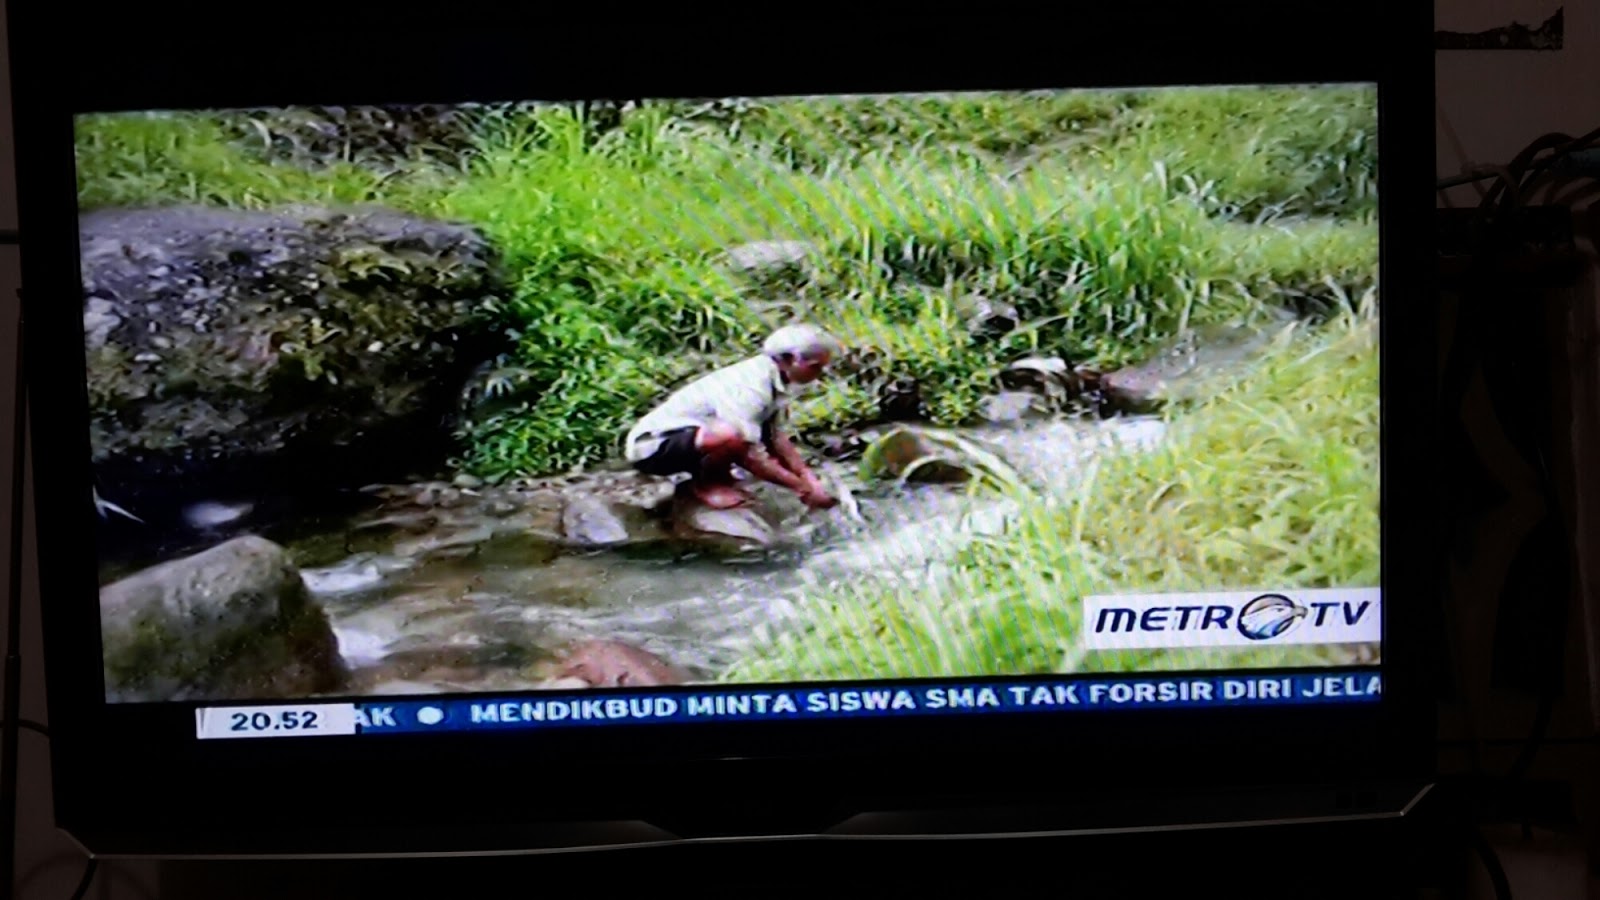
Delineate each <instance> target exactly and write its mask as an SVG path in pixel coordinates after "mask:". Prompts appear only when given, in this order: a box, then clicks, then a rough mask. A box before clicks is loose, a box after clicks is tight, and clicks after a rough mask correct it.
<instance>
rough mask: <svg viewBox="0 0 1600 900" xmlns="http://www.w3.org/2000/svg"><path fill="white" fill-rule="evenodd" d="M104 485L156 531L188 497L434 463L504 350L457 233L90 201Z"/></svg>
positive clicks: (315, 212) (90, 320) (295, 214)
mask: <svg viewBox="0 0 1600 900" xmlns="http://www.w3.org/2000/svg"><path fill="white" fill-rule="evenodd" d="M80 239H81V248H82V277H83V284H84V292H85V297H84V326H85V349H86V351H87V355H88V367H89V371H88V386H89V399H90V403H91V405H92V412H93V423H92V428H91V438H92V443H93V454H94V464H95V469H96V476H97V477H98V479H99V481H100V485H99V487H100V491H101V493H102V494H103V495H105V496H106V497H107V498H109V499H112V500H113V501H114V502H116V503H118V504H120V505H121V506H123V507H125V508H127V509H128V510H130V511H131V512H133V513H134V514H135V515H137V516H139V517H140V518H141V519H143V520H144V521H145V522H146V523H150V525H152V526H154V527H159V526H161V525H162V524H181V523H182V516H181V510H182V509H183V508H185V507H187V506H188V505H190V504H192V503H194V502H197V501H206V500H214V499H218V498H228V499H231V500H253V499H259V498H262V497H284V496H299V495H305V496H314V495H316V494H317V493H318V492H325V491H327V490H329V489H331V488H338V487H354V486H359V485H361V484H365V483H369V482H371V481H374V480H400V479H403V478H405V477H407V476H408V475H410V474H411V473H412V472H413V471H416V470H418V469H431V468H434V467H435V466H436V465H437V463H438V461H439V460H440V459H442V458H444V456H445V455H446V454H447V453H448V451H449V446H450V444H449V441H450V436H449V428H448V418H449V416H450V415H451V414H452V411H454V410H456V409H457V408H458V406H457V402H456V401H457V400H458V395H459V390H460V387H461V385H462V383H463V382H464V380H465V377H466V374H467V373H468V372H470V371H471V369H472V368H473V367H474V366H475V365H476V364H477V363H479V362H480V361H481V360H483V359H485V358H488V357H490V356H493V355H494V353H496V352H499V351H500V350H503V349H504V348H503V341H504V339H503V338H500V337H497V336H496V335H495V334H494V332H493V330H492V329H490V328H489V327H488V325H487V316H486V315H485V313H486V312H487V311H488V309H489V307H490V306H491V303H492V300H493V299H494V298H495V297H496V296H498V295H500V294H501V292H502V282H501V276H500V273H499V267H498V264H497V258H496V255H495V253H494V250H493V249H492V248H491V246H490V244H489V242H488V241H487V240H486V239H485V238H484V237H483V236H482V235H480V234H478V233H477V232H476V231H474V230H473V229H471V228H468V227H464V226H458V225H452V224H446V223H441V222H433V221H426V220H420V219H415V218H411V217H408V216H405V215H401V214H398V213H395V212H390V211H386V210H377V209H356V210H349V211H343V212H340V211H329V210H319V209H289V210H280V211H275V212H252V211H236V210H224V209H213V208H202V207H167V208H155V209H102V210H97V211H94V212H90V213H87V214H85V215H84V216H83V218H82V220H81V235H80Z"/></svg>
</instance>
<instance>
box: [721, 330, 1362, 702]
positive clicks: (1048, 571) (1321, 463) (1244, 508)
mask: <svg viewBox="0 0 1600 900" xmlns="http://www.w3.org/2000/svg"><path fill="white" fill-rule="evenodd" d="M1169 429H1170V430H1169V432H1168V437H1167V439H1166V441H1165V442H1164V443H1163V444H1161V445H1160V446H1159V448H1158V449H1155V450H1153V451H1147V452H1137V453H1128V454H1122V455H1109V456H1106V457H1103V458H1101V459H1099V460H1098V461H1097V462H1096V463H1095V464H1094V465H1093V466H1092V467H1091V468H1090V469H1089V470H1088V471H1086V472H1085V474H1084V476H1083V478H1082V481H1081V483H1080V484H1079V485H1078V486H1077V488H1076V489H1075V490H1073V491H1071V492H1070V493H1063V494H1059V495H1044V496H1040V495H1035V494H1014V495H1013V499H1015V500H1016V501H1017V502H1018V503H1019V504H1020V506H1021V508H1022V510H1023V512H1022V514H1021V515H1020V516H1019V517H1018V518H1017V520H1016V521H1015V523H1014V524H1013V525H1012V526H1011V527H1010V529H1009V531H1008V533H1007V534H1005V535H1003V536H1001V537H998V538H992V539H983V540H980V541H979V542H978V543H976V544H975V545H973V546H972V547H971V548H969V549H968V550H966V551H965V552H963V554H962V555H961V556H960V558H959V559H958V560H957V561H956V562H955V564H954V565H953V566H952V567H951V569H950V571H949V573H948V575H947V576H945V577H941V578H939V579H938V580H937V581H936V582H935V583H934V584H933V586H932V587H931V589H930V588H929V587H926V586H922V585H918V586H917V587H916V588H914V589H908V588H907V587H905V586H904V585H900V586H897V585H896V584H895V582H894V581H893V580H889V579H887V578H886V579H880V580H877V581H875V582H872V583H865V584H852V585H847V586H837V587H835V588H834V589H833V590H832V592H831V593H826V594H823V595H819V596H817V597H816V598H814V599H811V600H808V602H807V605H806V606H805V608H804V615H805V616H806V617H807V620H806V621H805V622H804V623H803V625H802V626H801V627H799V628H798V629H794V630H792V631H790V632H786V633H784V634H782V635H781V636H780V637H778V638H777V639H776V640H775V641H774V642H772V643H770V644H769V645H767V646H765V647H763V648H761V649H760V650H759V651H758V652H756V653H755V654H753V655H751V656H750V657H748V658H746V659H744V660H743V661H741V662H740V663H739V664H737V665H735V666H734V667H733V668H732V669H731V670H729V671H728V672H726V673H725V674H724V676H723V677H724V680H726V681H729V682H742V681H774V680H778V681H786V680H810V679H844V678H890V677H896V678H905V677H923V676H950V675H1004V674H1016V673H1046V672H1124V671H1152V670H1156V671H1160V670H1172V669H1184V668H1194V667H1197V666H1204V667H1240V668H1248V667H1259V666H1275V665H1309V664H1315V663H1318V662H1324V663H1325V662H1328V661H1330V660H1332V659H1334V657H1332V656H1331V655H1330V654H1331V652H1332V651H1331V650H1330V649H1329V648H1322V647H1306V648H1274V649H1271V650H1261V651H1238V652H1230V651H1224V650H1207V651H1193V652H1190V653H1185V652H1183V651H1123V652H1099V653H1086V652H1084V651H1082V650H1081V649H1080V648H1079V646H1078V641H1077V635H1078V634H1079V633H1080V600H1081V598H1082V597H1084V596H1087V595H1092V594H1099V593H1152V592H1166V591H1186V590H1206V589H1216V588H1217V586H1218V585H1232V586H1238V587H1240V588H1243V589H1249V588H1251V587H1257V586H1260V587H1271V588H1293V587H1303V588H1314V587H1329V586H1348V585H1377V584H1378V583H1379V565H1378V564H1379V516H1378V513H1379V510H1378V495H1379V485H1378V452H1379V451H1378V345H1377V321H1376V318H1375V314H1374V311H1373V309H1372V307H1371V304H1370V302H1369V303H1368V304H1367V305H1366V306H1365V308H1363V309H1362V310H1361V311H1360V313H1359V314H1351V315H1347V316H1344V317H1342V318H1341V319H1339V320H1338V321H1335V322H1334V323H1332V324H1331V325H1329V326H1327V327H1326V328H1325V329H1323V330H1320V331H1317V332H1313V333H1310V334H1306V335H1301V336H1298V337H1296V338H1295V339H1293V340H1292V341H1288V342H1285V343H1284V344H1283V345H1281V346H1278V347H1277V348H1275V350H1274V351H1273V352H1272V353H1271V354H1270V355H1269V356H1268V358H1267V359H1266V360H1265V362H1264V363H1263V365H1262V367H1261V368H1260V369H1259V370H1257V371H1256V372H1255V374H1254V375H1253V377H1250V378H1249V379H1247V380H1245V381H1243V382H1241V383H1239V384H1237V385H1235V386H1233V387H1231V388H1228V389H1226V390H1223V391H1220V392H1219V393H1218V394H1217V395H1216V396H1215V397H1214V398H1213V399H1211V400H1209V401H1208V402H1206V403H1205V404H1203V405H1202V406H1200V407H1198V408H1195V409H1192V410H1189V411H1186V412H1181V413H1177V414H1175V415H1173V416H1172V417H1170V423H1169Z"/></svg>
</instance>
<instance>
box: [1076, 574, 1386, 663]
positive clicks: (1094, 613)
mask: <svg viewBox="0 0 1600 900" xmlns="http://www.w3.org/2000/svg"><path fill="white" fill-rule="evenodd" d="M1381 602H1382V592H1381V591H1380V590H1379V589H1378V588H1335V589H1324V590H1304V591H1228V592H1216V593H1196V594H1131V595H1125V596H1095V597H1085V598H1084V600H1083V613H1084V616H1083V639H1084V647H1085V648H1086V649H1089V650H1132V649H1146V650H1165V649H1175V648H1183V647H1263V646H1276V645H1287V644H1365V643H1377V642H1378V641H1379V640H1381V639H1382V632H1383V628H1382V622H1383V612H1382V607H1381Z"/></svg>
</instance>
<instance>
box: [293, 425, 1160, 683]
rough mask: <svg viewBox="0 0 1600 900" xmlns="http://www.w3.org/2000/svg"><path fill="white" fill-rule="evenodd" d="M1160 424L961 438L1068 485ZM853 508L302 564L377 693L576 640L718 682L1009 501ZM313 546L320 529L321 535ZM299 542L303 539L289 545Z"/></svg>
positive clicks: (997, 523) (928, 566)
mask: <svg viewBox="0 0 1600 900" xmlns="http://www.w3.org/2000/svg"><path fill="white" fill-rule="evenodd" d="M1162 433H1163V424H1162V422H1161V421H1160V420H1159V419H1154V418H1121V419H1111V420H1104V421H1099V420H1079V419H1072V420H1069V419H1061V420H1049V421H1040V422H1030V423H1026V424H1020V425H1015V426H1008V427H999V426H997V427H993V428H986V429H980V430H974V431H968V432H965V433H964V436H966V437H969V438H975V439H978V440H980V441H983V442H984V443H985V444H986V445H987V446H989V447H991V448H994V449H996V450H998V451H999V452H1000V453H1001V454H1002V456H1003V457H1004V458H1005V459H1006V461H1007V462H1008V463H1010V464H1011V465H1012V466H1014V467H1015V468H1016V469H1017V470H1018V471H1019V472H1020V473H1022V474H1023V475H1025V476H1027V477H1029V478H1030V479H1033V480H1035V481H1036V482H1038V483H1041V484H1044V485H1051V486H1054V487H1057V488H1070V486H1071V485H1072V484H1073V483H1074V481H1075V480H1076V479H1077V478H1078V477H1079V476H1080V475H1081V473H1082V472H1083V471H1084V463H1085V461H1086V460H1088V459H1090V458H1093V457H1094V456H1096V455H1098V454H1105V453H1117V452H1137V450H1138V449H1139V448H1142V447H1149V446H1151V445H1152V444H1153V443H1154V442H1155V441H1158V440H1159V439H1160V438H1161V436H1162ZM827 472H828V474H830V475H831V476H833V477H836V478H839V479H842V480H844V481H845V482H846V483H847V484H852V485H853V487H854V493H855V497H856V500H857V501H858V503H859V512H860V515H859V517H853V516H850V515H847V514H846V512H845V511H844V510H843V507H841V508H838V509H834V510H831V511H827V512H816V511H805V510H803V509H800V508H797V509H795V510H794V511H792V512H789V513H788V514H787V515H786V516H785V519H784V522H783V533H784V535H785V538H786V540H785V542H784V544H783V546H781V547H779V548H776V549H772V550H768V551H764V552H762V553H759V554H747V555H741V556H736V557H731V558H730V557H728V556H725V555H717V554H709V553H708V554H684V553H682V552H680V551H669V550H663V549H658V548H655V547H645V548H642V549H639V548H629V549H624V550H596V551H573V550H558V549H555V548H552V547H549V546H546V545H542V544H539V543H538V542H537V541H523V540H516V539H510V540H508V539H505V538H503V537H501V538H486V539H485V540H484V542H483V545H482V546H479V547H477V548H475V552H474V553H473V554H471V555H470V556H461V555H456V556H450V557H444V558H434V557H428V556H426V555H421V556H419V555H416V554H413V553H410V552H408V551H406V550H405V549H404V546H403V542H396V543H395V544H394V545H393V546H387V547H385V546H379V547H376V548H374V547H371V546H368V547H366V548H365V549H362V550H360V551H359V552H352V553H350V554H349V555H347V556H345V557H344V558H342V559H339V560H337V561H335V562H333V563H331V564H329V565H323V566H320V567H316V568H308V569H306V570H304V576H305V580H306V584H307V586H308V587H309V588H310V589H311V590H312V592H313V593H314V594H315V595H316V596H317V598H318V600H319V601H320V603H321V604H322V606H323V607H324V609H326V610H327V612H328V615H329V616H330V618H331V620H332V623H333V627H334V631H335V633H336V635H337V637H338V640H339V644H340V649H341V652H342V654H343V655H344V657H345V658H346V661H347V662H348V663H349V665H350V666H351V667H352V669H353V670H354V671H355V673H356V682H357V683H356V685H355V687H356V688H357V689H358V690H360V691H363V692H371V693H398V692H404V693H422V692H434V691H497V690H518V689H528V688H536V687H539V686H541V684H543V683H547V681H548V679H549V678H550V676H551V675H552V674H553V668H552V665H551V660H552V659H553V657H554V655H555V654H557V653H559V652H560V650H561V649H562V648H563V647H565V646H567V645H569V644H570V643H571V642H575V641H581V640H588V639H604V640H617V641H623V642H626V643H628V644H632V645H634V646H637V647H640V648H642V649H645V650H648V651H650V652H652V653H655V654H657V655H659V656H661V657H662V658H664V659H665V660H667V661H668V662H669V663H672V664H673V665H676V666H679V667H681V668H682V669H684V670H686V671H688V672H689V673H690V674H691V675H692V676H693V677H694V678H696V679H705V680H710V679H712V678H714V677H715V676H716V674H717V672H719V671H720V670H722V669H723V668H724V667H726V666H727V665H729V664H730V663H731V662H733V661H734V660H735V659H737V658H738V657H739V656H740V654H742V653H744V652H746V651H747V650H748V649H749V648H750V647H751V645H752V644H753V643H755V642H759V641H762V640H765V639H766V638H767V637H768V636H770V635H772V634H774V633H778V632H780V631H781V630H782V629H785V628H789V627H794V623H795V621H796V617H797V616H798V615H800V614H801V613H802V612H803V607H804V605H805V603H806V601H807V596H808V594H810V593H812V592H814V591H815V590H816V589H817V588H818V587H819V586H826V585H829V584H837V583H841V582H846V581H852V580H859V579H861V578H863V577H865V576H873V577H883V576H894V577H903V578H907V579H918V578H927V577H930V575H931V574H932V573H934V572H936V571H937V566H938V564H939V563H940V562H941V561H942V560H946V559H948V558H949V557H950V556H951V554H953V553H955V552H957V551H958V550H959V549H960V548H961V546H962V545H963V544H964V543H965V542H966V541H967V540H968V539H970V538H971V537H972V536H975V535H979V534H992V533H995V532H997V531H1000V530H1002V529H1003V528H1004V527H1005V523H1006V519H1007V516H1008V515H1009V514H1010V513H1011V512H1012V511H1013V510H1012V508H1011V507H1010V506H1009V505H1008V503H1009V501H1004V500H1001V499H980V498H976V497H973V496H970V495H969V493H968V492H967V491H965V490H962V489H959V488H952V487H946V486H939V485H904V486H893V485H889V486H882V487H878V486H871V487H869V486H862V485H860V484H859V483H854V482H853V477H854V476H853V473H852V470H851V469H850V467H848V466H835V467H832V468H830V469H828V470H827ZM308 540H314V538H308ZM293 549H294V548H293V547H291V550H293Z"/></svg>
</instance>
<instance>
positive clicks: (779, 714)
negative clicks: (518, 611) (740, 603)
mask: <svg viewBox="0 0 1600 900" xmlns="http://www.w3.org/2000/svg"><path fill="white" fill-rule="evenodd" d="M1380 693H1381V681H1380V677H1379V675H1378V674H1377V673H1376V672H1372V673H1361V674H1354V675H1352V674H1342V673H1341V674H1314V675H1276V676H1250V675H1242V676H1241V675H1230V676H1225V677H1222V676H1218V677H1203V678H1177V679H1175V678H1166V679H1134V678H1116V679H1099V680H1090V681H1061V682H1055V683H1051V682H1026V683H1020V682H1019V683H1016V684H1003V683H1002V684H993V683H989V684H960V683H953V684H941V685H916V686H882V687H854V686H852V687H840V688H817V687H814V688H803V689H798V690H788V689H783V690H767V689H760V688H751V689H745V690H736V691H715V692H712V691H707V692H704V693H665V692H660V693H657V692H650V693H639V694H613V695H611V696H602V697H595V696H553V697H549V698H545V697H526V696H523V697H516V698H511V699H504V698H475V699H461V698H451V699H449V700H438V701H432V700H429V701H406V702H396V703H385V702H374V703H358V704H356V707H357V710H358V716H357V721H358V725H359V731H360V732H361V733H363V734H366V733H376V732H382V733H386V734H398V733H416V732H432V731H478V730H490V729H507V728H562V727H570V726H581V725H591V726H593V725H608V724H624V723H627V724H643V723H663V724H666V723H673V724H685V723H693V722H702V721H714V722H753V721H771V720H803V719H836V718H863V717H873V718H880V717H894V716H914V715H941V714H974V713H985V712H1019V711H1036V712H1045V711H1069V710H1074V709H1107V708H1118V709H1155V708H1193V707H1206V706H1216V707H1236V706H1267V705H1307V704H1327V703H1362V702H1372V701H1375V700H1377V699H1378V698H1379V696H1380Z"/></svg>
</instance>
